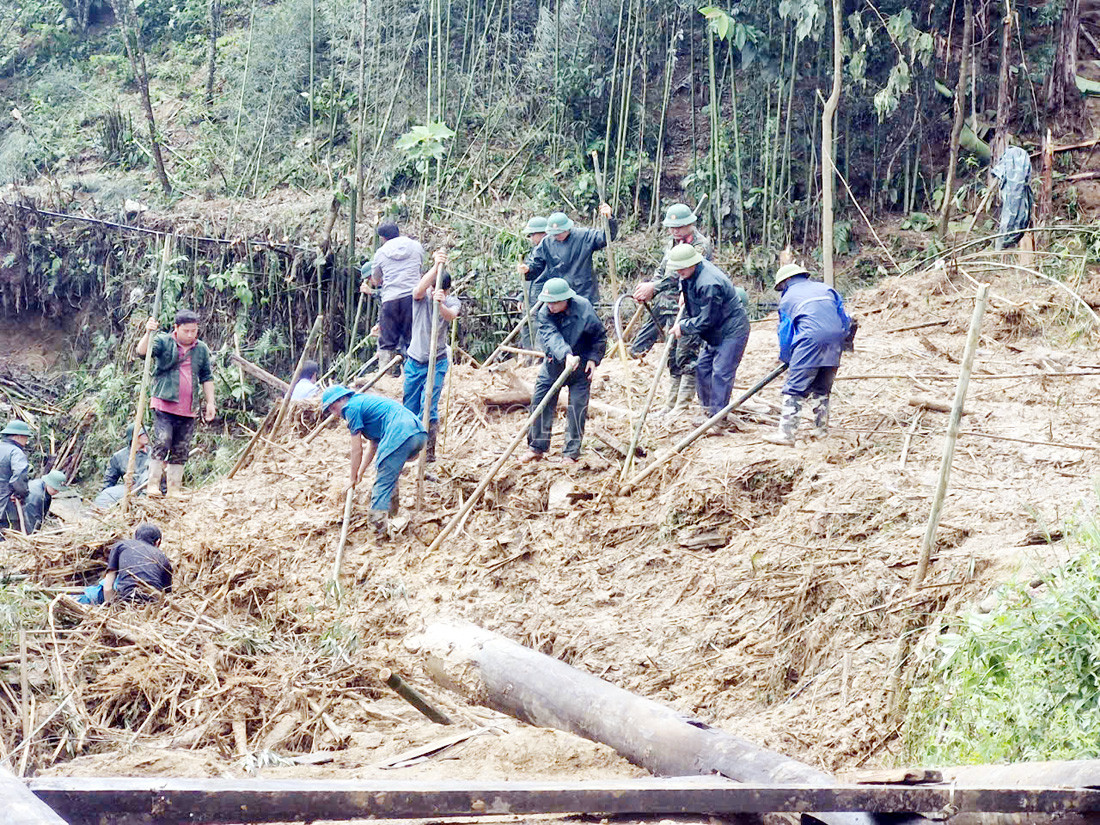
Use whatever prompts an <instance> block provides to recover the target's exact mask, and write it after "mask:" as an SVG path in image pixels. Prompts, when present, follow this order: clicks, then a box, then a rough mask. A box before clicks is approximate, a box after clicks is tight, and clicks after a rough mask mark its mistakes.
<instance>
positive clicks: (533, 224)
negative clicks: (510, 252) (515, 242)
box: [523, 215, 546, 235]
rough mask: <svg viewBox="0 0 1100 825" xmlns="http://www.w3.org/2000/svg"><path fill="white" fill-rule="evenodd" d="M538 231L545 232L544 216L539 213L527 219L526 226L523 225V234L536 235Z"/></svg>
mask: <svg viewBox="0 0 1100 825" xmlns="http://www.w3.org/2000/svg"><path fill="white" fill-rule="evenodd" d="M540 232H546V218H544V217H542V216H541V215H535V217H533V218H531V219H529V220H528V221H527V226H525V227H523V234H524V235H537V234H539V233H540Z"/></svg>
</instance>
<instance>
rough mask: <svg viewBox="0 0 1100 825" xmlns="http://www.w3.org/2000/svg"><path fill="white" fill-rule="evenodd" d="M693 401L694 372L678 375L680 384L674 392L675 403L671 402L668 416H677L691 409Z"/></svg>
mask: <svg viewBox="0 0 1100 825" xmlns="http://www.w3.org/2000/svg"><path fill="white" fill-rule="evenodd" d="M694 401H695V374H694V373H688V374H686V375H681V376H680V386H679V389H678V391H677V393H676V403H675V404H673V406H672V410H671V411H670V412H669V416H677V415H680V414H681V413H685V412H687V411H688V410H689V409H691V405H692V403H694Z"/></svg>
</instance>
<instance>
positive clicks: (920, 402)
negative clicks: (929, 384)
mask: <svg viewBox="0 0 1100 825" xmlns="http://www.w3.org/2000/svg"><path fill="white" fill-rule="evenodd" d="M909 406H910V407H918V408H920V409H922V410H931V411H932V412H942V413H949V412H951V402H950V401H941V400H939V399H938V398H929V397H928V396H927V395H914V396H911V397H910V398H909ZM962 414H963V415H973V414H974V411H973V410H963V411H962Z"/></svg>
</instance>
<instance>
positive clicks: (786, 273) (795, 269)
mask: <svg viewBox="0 0 1100 825" xmlns="http://www.w3.org/2000/svg"><path fill="white" fill-rule="evenodd" d="M809 274H810V272H809V270H808V269H806V267H804V266H801V265H799V264H784V265H783V266H781V267H779V271H778V272H776V273H775V282H774V283H773V284H772V288H773V289H779V285H780V284H781V283H783V282H784V281H785V280H787V279H788V278H793V277H794V276H795V275H809Z"/></svg>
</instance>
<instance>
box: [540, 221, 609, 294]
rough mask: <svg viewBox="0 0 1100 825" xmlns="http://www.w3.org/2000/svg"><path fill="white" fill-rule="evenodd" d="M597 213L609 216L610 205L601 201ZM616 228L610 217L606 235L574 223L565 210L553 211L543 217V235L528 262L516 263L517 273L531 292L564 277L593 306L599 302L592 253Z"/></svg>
mask: <svg viewBox="0 0 1100 825" xmlns="http://www.w3.org/2000/svg"><path fill="white" fill-rule="evenodd" d="M600 214H601V215H603V216H604V217H605V218H609V219H610V218H611V207H610V206H608V205H607V204H606V203H601V204H600ZM615 228H616V224H615V222H614V221H613V220H612V221H611V237H610V238H609V237H607V234H606V233H605V232H604V231H603V230H602V229H582V228H580V227H577V226H574V224H573V221H572V220H571V219H570V218H569V216H568V215H566V214H565V213H564V212H555V213H554V214H552V215H551V216H550V217H549V218H547V219H546V233H547V234H546V237H545V238H543V239H542V241H541V242H540V243H539V245H538V246H536V247H535V251H534V252H532V253H531V257H530V258H528V259H527V262H526V263H523V264H520V265H519V271H520V274H522V275H523V277H524V278H525V279H526V280H528V281H530V282H531V293H532V294H540V295H541V294H542V289H541V287H542V286H543V285H545V284H546V283H547V282H548V281H549V280H550V279H551V278H564V279H565V280H566V282H567V283H568V284H569V286H571V287H572V288H573V290H574V291H576V293H577V294H578V295H580V296H581V297H583V298H585V299H586V300H587V301H588V302H589V303H591V304H592V306H595V305H596V304H597V303H599V300H600V287H599V284H597V283H596V277H595V275H594V274H593V273H592V254H593V253H594V252H595V251H596V250H597V249H603V248H604V247H606V246H607V244H608V242H609V241H613V240H615ZM536 290H537V292H536Z"/></svg>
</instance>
